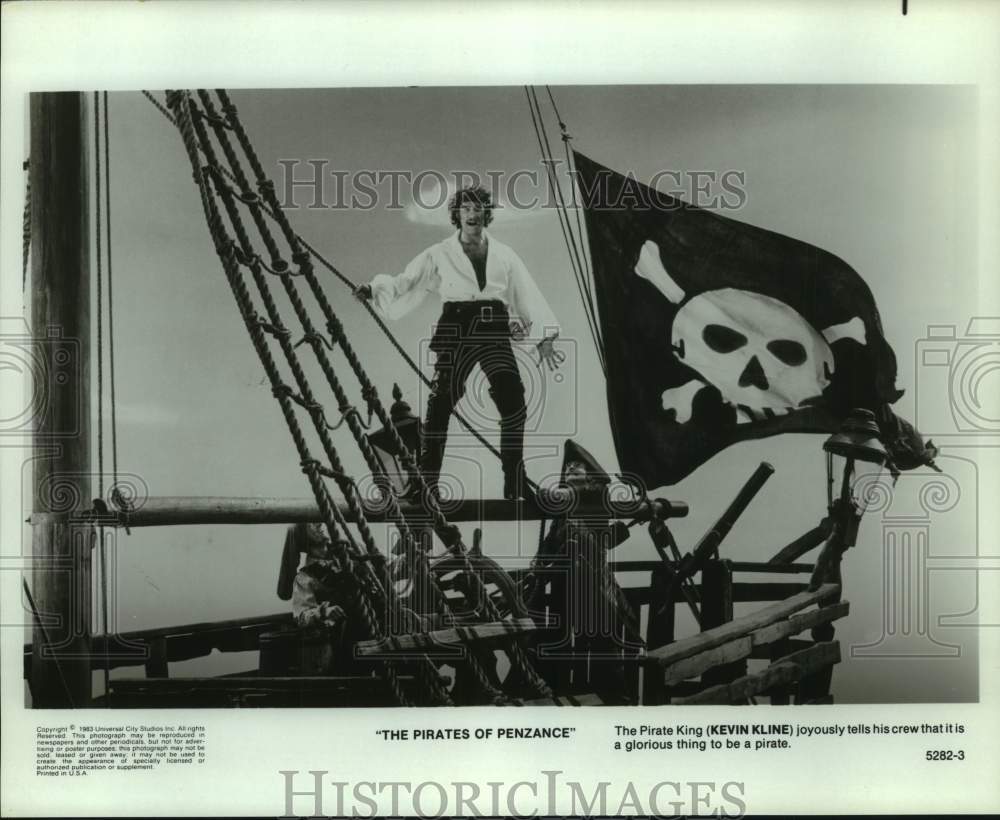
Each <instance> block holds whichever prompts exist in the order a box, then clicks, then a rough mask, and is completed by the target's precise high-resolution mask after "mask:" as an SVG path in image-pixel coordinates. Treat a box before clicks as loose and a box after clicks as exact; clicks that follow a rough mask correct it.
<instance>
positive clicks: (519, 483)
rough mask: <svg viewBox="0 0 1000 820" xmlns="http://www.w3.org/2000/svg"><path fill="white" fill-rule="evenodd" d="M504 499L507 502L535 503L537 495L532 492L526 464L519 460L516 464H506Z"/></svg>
mask: <svg viewBox="0 0 1000 820" xmlns="http://www.w3.org/2000/svg"><path fill="white" fill-rule="evenodd" d="M503 497H504V498H505V499H506V500H507V501H518V500H520V499H524V500H525V501H534V500H535V494H534V493H533V492H532V489H531V483H530V482H529V480H528V474H527V473H526V472H525V471H524V463H523V462H522V461H521V459H517V462H516V463H513V461H511V463H510V464H507V463H505V464H504V467H503Z"/></svg>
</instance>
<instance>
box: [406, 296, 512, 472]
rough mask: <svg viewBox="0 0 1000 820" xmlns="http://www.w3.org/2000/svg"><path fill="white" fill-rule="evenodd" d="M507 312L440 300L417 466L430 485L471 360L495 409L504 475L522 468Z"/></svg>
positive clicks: (496, 306) (494, 304)
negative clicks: (484, 381) (485, 382)
mask: <svg viewBox="0 0 1000 820" xmlns="http://www.w3.org/2000/svg"><path fill="white" fill-rule="evenodd" d="M510 342H511V334H510V317H509V315H508V313H507V309H506V307H504V305H503V303H502V302H498V301H489V302H486V301H484V302H445V304H444V310H443V311H442V313H441V319H440V320H439V321H438V324H437V328H436V329H435V331H434V338H433V339H432V340H431V345H430V347H431V350H433V351H434V353H435V354H436V356H437V358H436V361H435V363H434V379H433V381H432V383H431V392H430V396H429V397H428V399H427V416H426V418H425V420H424V429H423V441H424V446H423V452H422V453H421V459H420V469H421V471H422V472H423V473H424V476H425V477H426V478H427V480H428V483H430V484H431V485H432V486H434V485H436V483H437V479H438V476H439V475H440V473H441V463H442V461H443V460H444V450H445V443H446V441H447V437H448V422H449V420H450V419H451V414H452V411H453V410H454V409H455V405H456V404H457V403H458V401H459V399H461V398H462V396H463V394H464V393H465V383H466V381H467V380H468V378H469V375H470V373H471V372H472V369H473V367H475V366H476V365H477V364H478V365H479V367H480V368H481V369H482V371H483V373H484V374H485V375H486V379H487V381H488V382H489V385H490V397H491V398H492V399H493V403H494V404H495V405H496V408H497V411H498V412H499V413H500V457H501V462H502V464H503V471H504V476H505V477H506V478H507V479H508V480H516V479H518V478H519V477H520V475H521V473H522V472H523V470H524V460H523V459H524V420H525V416H526V415H527V410H526V407H525V403H524V382H522V381H521V374H520V373H519V372H518V369H517V362H516V361H515V359H514V351H513V349H512V348H511V343H510Z"/></svg>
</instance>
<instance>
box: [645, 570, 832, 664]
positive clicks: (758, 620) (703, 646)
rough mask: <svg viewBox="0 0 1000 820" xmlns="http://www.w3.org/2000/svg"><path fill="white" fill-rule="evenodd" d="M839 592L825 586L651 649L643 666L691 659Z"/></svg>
mask: <svg viewBox="0 0 1000 820" xmlns="http://www.w3.org/2000/svg"><path fill="white" fill-rule="evenodd" d="M839 592H840V587H839V586H838V585H836V584H824V585H823V586H821V587H820V588H819V589H817V590H816V591H815V592H800V593H799V594H797V595H793V596H792V597H791V598H789V599H788V600H786V601H779V602H778V603H776V604H772V605H771V606H766V607H764V608H763V609H759V610H758V611H757V612H752V613H751V614H749V615H745V616H744V617H742V618H737V619H736V620H735V621H730V622H729V623H727V624H723V625H722V626H717V627H715V628H714V629H709V630H707V631H705V632H700V633H698V634H697V635H692V636H691V637H690V638H684V639H683V640H680V641H675V642H674V643H672V644H668V645H667V646H662V647H660V648H659V649H653V650H651V651H650V652H648V653H647V655H646V662H647V663H650V662H653V663H658V664H660V665H661V666H668V665H670V664H672V663H676V662H677V661H679V660H681V659H682V658H690V657H691V656H692V655H697V654H698V653H700V652H704V651H706V650H708V649H714V648H715V647H717V646H721V645H722V644H724V643H727V642H728V641H731V640H733V639H735V638H739V637H742V636H743V635H747V634H749V633H750V632H753V631H754V630H756V629H760V628H761V627H764V626H767V625H769V624H773V623H774V622H775V621H780V620H782V619H784V618H787V617H789V616H790V615H793V614H794V613H796V612H799V611H800V610H803V609H805V608H806V607H809V606H812V605H813V604H818V603H820V602H821V601H825V600H827V599H828V598H832V597H833V596H835V595H837V594H839Z"/></svg>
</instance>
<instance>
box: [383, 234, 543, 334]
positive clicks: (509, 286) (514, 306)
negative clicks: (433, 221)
mask: <svg viewBox="0 0 1000 820" xmlns="http://www.w3.org/2000/svg"><path fill="white" fill-rule="evenodd" d="M483 235H484V236H485V237H486V241H487V243H488V245H487V248H488V249H487V253H486V287H485V288H483V289H482V290H480V289H479V282H478V281H477V280H476V271H475V269H474V268H473V267H472V261H471V260H470V259H469V257H468V256H466V255H465V251H464V250H462V244H461V242H459V240H458V232H455V233H453V234H452V235H451V236H450V237H448V238H447V239H445V240H443V241H441V242H438V243H437V244H436V245H431V246H430V247H429V248H428V249H427V250H425V251H424V252H423V253H421V254H419V255H418V256H417V257H415V258H414V259H413V261H412V262H410V264H408V265H407V266H406V269H405V270H404V271H403V272H402V273H400V274H398V275H397V276H387V275H385V274H380V275H378V276H376V277H375V278H374V279H373V280H372V282H371V288H372V302H373V304H374V305H375V308H376V310H378V312H379V313H380V314H381V315H382V316H384V317H385V318H386V319H400V318H402V317H403V316H405V315H406V314H407V313H409V312H410V311H412V310H414V309H415V308H416V307H417V306H418V305H420V303H421V302H423V301H424V299H425V298H426V297H427V294H428V293H431V292H437V293H439V294H441V301H442V302H474V301H487V300H498V301H500V302H503V303H504V304H505V305H506V306H507V310H508V312H509V313H510V318H511V321H516V322H518V323H519V324H520V325H521V326H522V327H523V328H524V339H525V341H527V340H530V341H532V342H538V341H541V340H542V339H544V338H552V337H554V336H557V335H558V334H559V322H558V320H557V319H556V316H555V314H554V313H553V312H552V308H550V307H549V303H548V302H546V301H545V297H544V296H543V295H542V292H541V291H540V290H539V289H538V285H536V284H535V280H534V279H532V278H531V274H530V273H528V269H527V268H526V267H525V265H524V262H522V261H521V257H519V256H518V255H517V254H516V253H514V251H513V249H512V248H510V247H509V246H507V245H505V244H503V243H502V242H500V241H498V240H496V239H494V238H493V237H492V236H490V235H489V234H488V233H486V232H485V231H484V232H483Z"/></svg>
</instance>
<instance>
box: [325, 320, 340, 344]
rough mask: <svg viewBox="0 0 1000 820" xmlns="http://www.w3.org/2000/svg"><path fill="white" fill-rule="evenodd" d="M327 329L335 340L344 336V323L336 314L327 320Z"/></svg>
mask: <svg viewBox="0 0 1000 820" xmlns="http://www.w3.org/2000/svg"><path fill="white" fill-rule="evenodd" d="M326 330H327V332H328V333H329V334H330V338H331V339H332V340H333V341H334V342H339V341H340V340H341V339H343V338H344V323H343V322H341V321H340V319H338V318H337V317H336V316H331V317H330V319H329V320H328V321H327V323H326Z"/></svg>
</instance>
